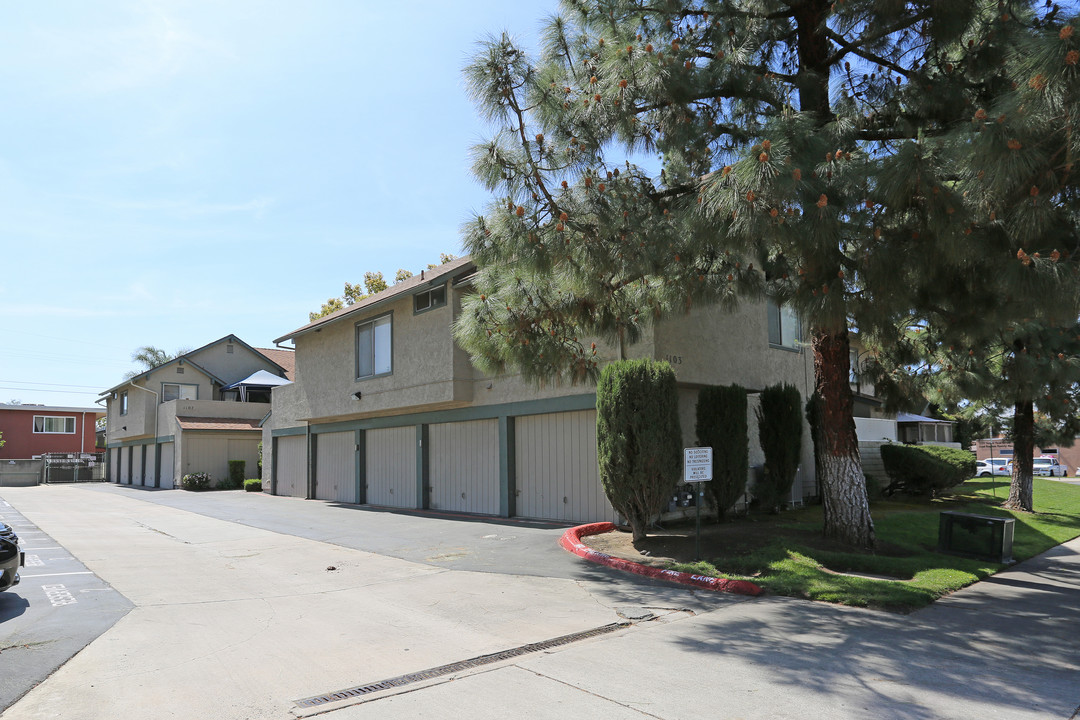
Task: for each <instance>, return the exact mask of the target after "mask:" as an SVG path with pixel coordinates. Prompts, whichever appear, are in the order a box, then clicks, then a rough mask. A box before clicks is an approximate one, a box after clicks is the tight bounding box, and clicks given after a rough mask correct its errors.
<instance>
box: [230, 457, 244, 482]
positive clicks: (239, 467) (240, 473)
mask: <svg viewBox="0 0 1080 720" xmlns="http://www.w3.org/2000/svg"><path fill="white" fill-rule="evenodd" d="M246 465H247V462H245V461H244V460H230V461H229V481H230V482H232V483H235V484H236V487H238V488H239V487H240V486H241V485H243V484H244V467H245V466H246Z"/></svg>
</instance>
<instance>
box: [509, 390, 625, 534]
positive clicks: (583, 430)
mask: <svg viewBox="0 0 1080 720" xmlns="http://www.w3.org/2000/svg"><path fill="white" fill-rule="evenodd" d="M514 437H515V444H516V451H515V468H516V471H517V514H518V515H519V516H521V517H528V518H538V519H544V520H562V521H564V522H575V523H586V522H602V521H613V520H614V519H615V511H614V510H612V508H611V504H610V503H609V502H608V501H607V497H606V496H605V495H604V489H603V487H602V486H601V484H600V475H599V470H598V467H597V462H596V411H595V410H580V411H576V412H566V413H550V414H546V415H527V416H523V417H519V418H517V419H516V425H515V433H514Z"/></svg>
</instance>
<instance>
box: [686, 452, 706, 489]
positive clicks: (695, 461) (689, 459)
mask: <svg viewBox="0 0 1080 720" xmlns="http://www.w3.org/2000/svg"><path fill="white" fill-rule="evenodd" d="M709 480H712V448H711V447H694V448H683V482H688V483H696V482H708V481H709Z"/></svg>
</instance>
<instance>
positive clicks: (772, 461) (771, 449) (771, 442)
mask: <svg viewBox="0 0 1080 720" xmlns="http://www.w3.org/2000/svg"><path fill="white" fill-rule="evenodd" d="M757 419H758V441H759V442H760V443H761V451H762V452H763V453H764V454H765V468H764V472H763V473H762V476H761V480H760V481H759V482H757V483H755V485H754V495H755V496H756V497H757V499H758V501H759V503H760V504H761V507H762V508H765V509H767V510H769V511H770V512H776V511H777V510H778V509H779V508H780V505H781V504H782V503H783V502H784V499H785V498H787V497H788V495H789V494H790V493H791V486H792V484H794V482H795V474H796V473H797V472H798V470H799V459H800V458H799V456H800V455H801V454H802V430H803V425H802V421H803V402H802V397H801V396H800V395H799V390H798V388H796V387H795V386H794V385H789V384H787V383H784V384H783V385H770V386H769V387H767V388H765V389H764V390H762V391H761V398H760V403H759V405H758V409H757Z"/></svg>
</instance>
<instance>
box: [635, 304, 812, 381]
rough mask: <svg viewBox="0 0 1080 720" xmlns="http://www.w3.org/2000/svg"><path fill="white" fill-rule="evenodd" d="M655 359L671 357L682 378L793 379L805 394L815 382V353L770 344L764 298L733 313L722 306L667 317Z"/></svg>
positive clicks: (657, 337) (659, 329)
mask: <svg viewBox="0 0 1080 720" xmlns="http://www.w3.org/2000/svg"><path fill="white" fill-rule="evenodd" d="M655 348H656V349H655V353H656V354H655V356H654V357H655V358H656V359H657V360H667V361H668V362H670V363H671V366H672V368H673V369H674V370H675V376H676V377H677V378H678V380H679V382H680V383H688V384H695V385H717V384H720V385H730V384H732V383H737V384H739V385H742V386H743V387H746V388H748V389H751V390H760V389H761V388H763V387H765V386H767V385H773V384H776V383H778V382H788V383H791V384H793V385H795V386H796V387H798V388H799V392H801V393H803V395H804V396H805V395H806V394H807V393H808V392H809V391H810V390H811V389H812V387H813V378H814V368H813V358H812V357H811V354H810V352H809V349H808V348H804V349H803V350H802V351H801V352H800V351H795V350H791V349H788V348H780V347H771V346H770V345H769V324H768V315H767V314H766V305H765V303H764V302H744V303H742V304H741V305H740V306H739V308H738V309H737V310H735V311H733V312H728V311H726V310H724V309H722V308H720V307H718V306H708V307H700V308H694V309H692V310H691V311H690V312H689V313H687V314H684V315H675V316H671V317H667V318H665V319H663V320H661V321H660V322H658V323H657V325H656V329H655Z"/></svg>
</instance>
